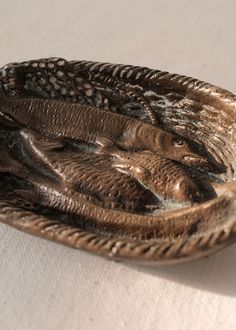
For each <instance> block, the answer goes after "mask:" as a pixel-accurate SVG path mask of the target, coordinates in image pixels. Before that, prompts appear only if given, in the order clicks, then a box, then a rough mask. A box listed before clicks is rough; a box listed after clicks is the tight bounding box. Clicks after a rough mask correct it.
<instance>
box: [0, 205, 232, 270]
mask: <svg viewBox="0 0 236 330" xmlns="http://www.w3.org/2000/svg"><path fill="white" fill-rule="evenodd" d="M0 207H1V213H0V221H1V222H3V223H5V224H8V225H11V226H13V227H15V228H17V229H19V230H22V231H24V232H28V233H31V234H33V235H35V236H39V237H42V238H45V239H48V240H52V241H55V242H58V243H62V244H64V245H67V246H70V247H73V248H76V249H82V250H85V251H87V252H91V253H93V254H97V255H100V256H104V257H107V258H111V259H116V260H127V261H138V262H140V263H144V264H146V263H147V264H171V263H178V262H184V261H188V260H189V259H197V258H200V257H203V256H205V255H209V254H210V253H213V252H216V251H218V250H220V249H222V248H223V247H224V246H226V245H229V244H231V243H233V242H234V241H235V240H236V218H235V219H233V220H231V221H230V224H229V223H227V224H224V225H223V226H219V227H218V228H216V230H214V231H208V232H206V233H204V234H202V235H199V236H197V235H196V236H194V237H190V238H187V239H177V240H173V241H168V240H161V239H158V240H152V241H132V240H131V239H125V238H114V237H109V236H105V235H99V234H97V233H93V232H88V231H85V230H83V229H80V228H76V227H72V226H68V225H65V224H62V223H61V222H59V221H57V220H48V219H47V218H45V217H43V216H39V215H36V214H34V213H32V212H30V211H24V210H22V209H20V208H16V207H14V208H13V206H12V204H10V203H8V202H2V201H1V202H0Z"/></svg>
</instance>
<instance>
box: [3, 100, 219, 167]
mask: <svg viewBox="0 0 236 330" xmlns="http://www.w3.org/2000/svg"><path fill="white" fill-rule="evenodd" d="M0 110H1V112H2V113H3V114H5V115H6V116H11V117H13V118H14V120H15V121H17V122H19V123H20V124H21V125H23V126H26V127H29V128H30V129H32V130H36V131H37V132H39V133H41V134H47V135H53V136H58V137H64V138H70V139H76V140H82V141H87V142H95V141H98V140H99V138H100V137H101V138H102V139H103V138H106V139H107V141H109V142H108V143H109V144H115V145H117V146H120V147H121V148H124V149H126V150H130V149H131V150H150V151H153V152H157V153H158V154H159V155H161V156H163V157H166V158H169V159H173V160H176V161H179V162H181V163H184V164H187V165H192V166H197V167H206V168H212V167H213V164H212V162H210V161H209V159H208V158H207V157H204V156H202V155H200V154H198V153H197V152H195V151H194V150H193V149H192V148H191V145H189V144H188V143H187V142H186V141H184V140H183V139H181V138H179V137H177V136H176V135H174V134H172V133H170V132H167V131H165V130H163V129H161V128H158V127H154V126H153V125H150V124H146V123H143V122H140V121H139V120H136V119H133V118H127V117H126V116H123V115H118V114H114V113H110V112H108V111H103V110H100V109H96V108H93V107H90V106H83V105H80V104H73V103H71V104H70V103H68V102H63V101H52V100H44V99H28V98H25V99H24V98H20V99H17V98H9V97H5V96H4V95H3V94H2V95H1V96H0ZM72 121H74V122H75V123H76V124H75V125H72V124H71V123H72Z"/></svg>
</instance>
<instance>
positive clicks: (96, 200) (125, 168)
mask: <svg viewBox="0 0 236 330" xmlns="http://www.w3.org/2000/svg"><path fill="white" fill-rule="evenodd" d="M0 90H1V93H0V94H1V95H0V130H1V132H0V149H1V156H2V157H1V159H0V176H1V184H0V221H2V222H4V223H7V224H10V225H12V226H14V227H16V228H19V229H21V230H24V231H27V232H30V233H33V234H36V235H39V236H42V237H45V238H48V239H52V240H55V241H57V242H61V243H64V244H67V245H69V246H73V247H77V248H83V249H85V250H87V251H90V252H93V253H97V254H100V255H104V256H108V257H115V258H129V259H136V260H139V261H142V262H146V261H148V262H155V263H156V262H173V261H174V262H177V261H179V260H188V259H192V258H196V257H199V256H203V255H205V254H209V253H210V252H212V251H216V250H218V249H220V248H222V247H223V246H225V245H227V244H229V243H231V242H233V241H234V240H235V233H236V230H235V216H234V214H235V200H236V199H235V196H236V195H235V184H234V181H233V179H234V175H235V174H234V173H235V145H236V141H235V118H236V114H235V106H234V105H235V102H236V101H235V96H234V95H232V94H231V93H229V92H227V91H225V90H222V89H220V88H219V87H215V86H212V85H210V84H207V83H205V82H201V81H198V80H196V79H192V78H189V77H184V76H180V75H173V74H169V73H167V72H161V71H158V70H150V69H148V68H142V67H133V66H124V65H112V64H108V63H94V62H88V61H70V62H68V61H66V60H64V59H60V58H49V59H41V60H36V61H28V62H24V63H13V64H9V65H7V66H5V67H3V68H2V70H0ZM82 146H83V147H82ZM102 150H103V151H102ZM104 152H105V153H104ZM154 164H155V165H158V166H155V165H154ZM185 165H187V167H188V168H187V167H186V166H185ZM192 167H195V169H194V171H193V169H192ZM165 169H168V170H167V172H166V171H165ZM209 172H214V176H215V177H216V180H215V179H214V176H213V174H212V173H209ZM94 173H96V175H97V176H96V179H95V178H94V177H93V175H94ZM192 173H194V175H192ZM105 177H106V178H108V179H106V180H105ZM208 177H209V178H213V181H214V180H215V181H214V182H218V183H217V184H215V183H214V184H213V185H212V181H211V180H209V185H210V186H211V187H210V188H211V189H208V188H207V189H206V190H205V191H204V193H203V185H202V183H203V181H204V180H205V178H208ZM80 178H83V179H82V182H81V181H80ZM117 178H119V180H120V181H119V183H120V184H121V185H120V184H117V186H116V185H115V184H114V185H113V184H112V183H113V180H114V181H116V180H117ZM96 180H97V181H96ZM165 180H166V181H165ZM230 181H231V182H230ZM122 183H124V184H125V187H124V186H122ZM109 192H110V193H111V194H110V195H109ZM118 192H120V195H119V194H118ZM129 192H131V193H130V194H129ZM209 192H211V193H209ZM107 193H108V195H107ZM205 194H206V195H207V196H205ZM122 196H124V201H122ZM138 196H140V199H138V198H139V197H138ZM153 197H154V204H155V203H156V204H155V206H156V207H157V208H158V210H156V209H155V210H153V209H152V208H149V206H152V205H151V204H152V203H149V202H150V201H151V199H152V198H153ZM205 197H207V198H205ZM149 198H150V199H149ZM159 198H160V199H164V201H163V205H165V206H166V205H168V203H166V199H169V198H171V199H174V200H175V203H176V207H177V208H176V209H174V210H173V209H168V206H167V207H166V208H165V207H164V206H163V205H162V204H159V201H158V200H159ZM132 200H134V201H135V203H134V204H133V205H132V203H131V205H130V204H129V202H130V201H132ZM182 201H184V202H187V204H185V205H183V204H182ZM124 202H125V203H124ZM180 202H181V203H180ZM165 203H166V204H165ZM142 204H143V205H142Z"/></svg>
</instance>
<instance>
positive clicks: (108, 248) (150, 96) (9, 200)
mask: <svg viewBox="0 0 236 330" xmlns="http://www.w3.org/2000/svg"><path fill="white" fill-rule="evenodd" d="M127 86H128V87H127ZM127 88H128V89H127ZM0 90H1V91H2V92H4V94H5V95H6V96H7V97H8V96H9V97H11V98H15V99H19V100H20V99H21V98H28V97H37V98H42V99H50V100H52V99H58V100H64V101H68V102H72V103H74V102H76V103H81V104H84V105H89V106H95V107H97V108H101V109H105V110H107V111H111V112H112V113H114V112H115V113H118V114H122V115H125V116H128V117H132V118H136V119H138V120H141V121H143V122H146V123H152V124H153V125H155V126H161V127H162V128H163V129H165V130H167V131H169V132H172V133H174V134H178V135H180V136H183V137H185V138H186V139H188V140H189V141H194V142H196V143H197V144H199V145H201V146H203V147H204V148H205V150H206V151H207V152H208V153H209V154H211V155H212V156H213V157H214V159H215V160H216V162H217V163H219V164H221V165H222V166H223V167H224V168H225V171H223V172H222V173H219V174H215V175H214V177H215V178H216V179H217V180H218V182H219V183H216V184H215V186H214V189H215V192H216V195H215V196H214V197H213V198H211V199H209V200H207V201H203V202H202V203H199V204H196V205H193V206H188V207H185V208H183V209H181V208H180V209H179V208H178V209H177V210H176V214H177V215H178V216H177V215H176V221H184V219H186V225H187V224H188V222H189V221H190V220H191V219H192V218H193V217H195V218H196V219H197V220H198V222H197V226H196V228H195V230H193V231H189V232H187V234H186V233H185V235H179V236H178V235H175V237H173V235H172V232H171V230H172V229H171V227H170V228H169V229H168V230H167V231H163V234H162V235H159V236H158V235H157V237H153V236H151V238H149V237H148V235H147V238H146V239H143V238H139V237H132V236H129V235H128V234H127V233H124V234H122V233H121V232H119V231H117V233H116V232H115V231H114V230H112V231H110V230H109V227H108V229H106V226H103V227H102V228H101V227H100V226H99V223H98V224H97V225H93V226H90V227H87V225H86V221H81V222H78V223H77V224H76V225H75V224H74V223H70V221H69V220H68V219H66V220H65V221H64V220H63V219H64V218H63V217H59V216H58V214H57V213H56V212H54V213H52V214H50V216H47V215H45V214H43V213H42V212H41V213H40V212H38V211H37V210H36V211H34V210H32V209H30V208H29V209H28V208H27V198H25V202H24V203H23V202H22V201H21V200H20V199H18V200H17V199H14V198H15V197H14V194H15V190H14V189H15V188H14V184H15V181H14V180H15V179H14V180H13V181H14V182H13V183H12V186H11V180H12V179H11V178H9V177H8V181H7V184H6V183H4V182H5V181H4V178H3V174H2V184H1V185H0V197H1V198H0V221H1V222H3V223H6V224H8V225H11V226H13V227H15V228H17V229H20V230H23V231H25V232H29V233H31V234H34V235H37V236H40V237H43V238H46V239H49V240H53V241H56V242H59V243H63V244H66V245H68V246H71V247H73V248H80V249H83V250H85V251H88V252H92V253H95V254H97V255H101V256H105V257H109V258H114V259H126V260H130V261H133V260H135V261H138V262H142V263H144V262H148V263H154V264H155V263H157V264H159V263H160V264H162V263H175V262H180V261H181V262H182V261H186V260H190V259H195V258H199V257H202V256H205V255H208V254H210V253H212V252H215V251H217V250H219V249H222V248H223V247H225V246H227V245H229V244H231V243H232V242H234V240H235V238H236V181H235V170H236V96H235V95H233V94H232V93H230V92H228V91H226V90H224V89H222V88H220V87H217V86H214V85H211V84H208V83H206V82H203V81H199V80H197V79H193V78H190V77H185V76H181V75H177V74H170V73H168V72H162V71H158V70H151V69H148V68H143V67H136V66H131V65H116V64H107V63H95V62H87V61H66V60H64V59H61V58H48V59H40V60H34V61H27V62H23V63H12V64H8V65H6V66H4V67H3V68H2V69H1V70H0ZM0 107H1V108H0V110H1V112H3V119H1V125H2V127H3V129H4V127H5V125H8V121H11V118H8V117H7V116H5V115H4V111H3V109H2V107H3V106H2V104H1V102H0ZM143 110H144V111H143ZM4 118H5V119H4ZM4 120H5V121H6V122H4ZM155 120H156V122H155ZM71 125H76V122H73V121H72V122H71ZM2 157H3V155H2ZM208 174H209V173H207V175H208ZM4 175H5V174H4ZM29 182H30V178H29ZM49 186H50V184H49ZM6 192H7V194H8V195H7V194H6ZM10 196H13V197H10ZM29 199H30V194H29ZM123 212H126V211H123ZM181 212H182V213H181ZM128 214H129V213H128ZM128 222H129V216H128V217H127V226H128V225H129V224H128ZM144 230H145V229H144Z"/></svg>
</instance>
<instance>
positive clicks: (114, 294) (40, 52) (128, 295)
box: [0, 0, 236, 330]
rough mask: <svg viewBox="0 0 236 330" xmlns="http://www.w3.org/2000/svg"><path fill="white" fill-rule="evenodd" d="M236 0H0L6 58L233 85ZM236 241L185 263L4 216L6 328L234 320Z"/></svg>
mask: <svg viewBox="0 0 236 330" xmlns="http://www.w3.org/2000/svg"><path fill="white" fill-rule="evenodd" d="M235 27H236V2H235V1H234V0H231V1H230V0H224V1H223V0H222V1H220V0H217V1H216V0H208V1H207V0H201V1H200V0H198V1H190V0H186V1H184V0H182V1H180V0H179V1H174V0H173V1H164V0H162V1H160V0H152V1H151V0H145V1H137V0H136V1H135V0H131V1H130V0H119V1H111V0H100V1H92V0H86V1H85V0H84V1H81V0H67V1H62V0H61V1H59V0H50V1H47V0H40V1H32V0H20V1H17V0H15V1H13V0H8V1H7V0H5V1H4V0H0V42H1V46H0V65H3V64H6V63H8V62H12V61H21V60H27V59H33V58H41V57H48V56H62V57H65V58H67V59H88V60H89V59H90V60H97V61H107V62H114V63H127V64H136V65H143V66H149V67H151V68H159V69H162V70H169V71H171V72H175V73H181V74H186V75H190V76H194V77H196V78H200V79H202V80H206V81H209V82H212V83H214V84H217V85H221V86H222V87H225V88H227V89H229V90H231V91H233V92H236V75H235V73H236V56H235V53H236V41H235V40H236V36H235ZM235 257H236V246H232V247H230V248H228V249H226V250H224V251H222V252H221V253H219V254H217V255H214V256H212V257H210V258H208V259H204V260H200V261H195V262H192V263H189V264H186V265H182V266H172V267H165V268H155V269H148V268H141V267H134V266H132V267H131V266H128V265H123V264H121V263H115V262H109V261H107V260H105V259H102V258H98V257H95V256H92V255H88V254H86V253H84V252H81V251H76V250H73V249H69V248H66V247H64V246H60V245H58V244H55V243H51V242H47V241H45V240H42V239H38V238H35V237H32V236H30V235H27V234H24V233H21V232H18V231H16V230H14V229H12V228H10V227H7V226H5V225H2V224H0V329H2V330H13V329H14V330H15V329H18V330H21V329H23V330H28V329H30V330H31V329H32V330H36V329H50V330H51V329H63V330H64V329H65V330H68V329H69V330H74V329H82V330H87V329H96V330H97V329H98V330H99V329H161V330H162V329H167V330H168V329H181V330H182V329H204V330H208V329H214V330H215V329H236V298H235V296H236V284H235V283H236V260H235Z"/></svg>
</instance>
